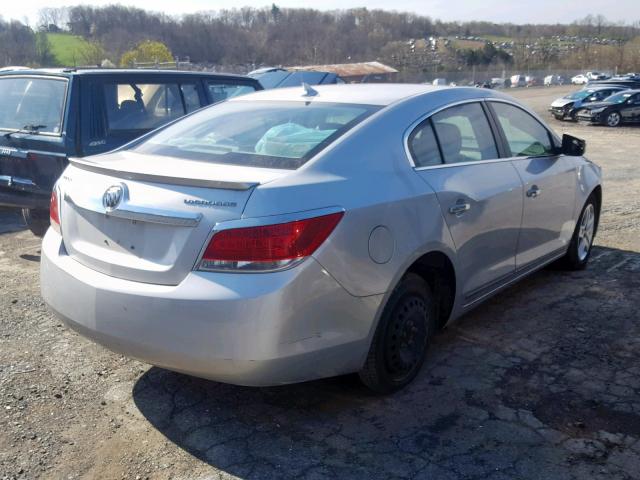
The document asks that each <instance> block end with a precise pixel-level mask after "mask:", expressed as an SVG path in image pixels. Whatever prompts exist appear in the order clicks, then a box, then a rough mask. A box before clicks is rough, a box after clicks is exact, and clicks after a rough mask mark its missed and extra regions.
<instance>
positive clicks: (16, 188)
mask: <svg viewBox="0 0 640 480" xmlns="http://www.w3.org/2000/svg"><path fill="white" fill-rule="evenodd" d="M254 90H262V87H261V86H260V83H258V81H257V80H255V79H252V78H248V77H243V76H239V75H222V74H213V73H205V72H181V71H168V70H115V69H114V70H106V69H104V70H100V69H95V70H75V69H66V70H58V69H56V70H24V69H23V70H15V71H9V72H6V71H5V72H2V73H0V105H1V108H0V206H9V207H19V208H22V212H23V215H24V218H25V221H26V223H27V225H28V226H29V228H30V229H31V231H32V232H33V233H34V234H36V235H44V233H45V231H46V229H47V227H48V225H49V212H48V209H49V197H50V195H51V189H52V188H53V184H54V183H55V181H56V180H57V179H58V177H59V176H60V174H61V173H62V171H63V170H64V168H65V167H66V165H67V158H68V157H84V156H88V155H94V154H98V153H103V152H106V151H109V150H113V149H114V148H117V147H120V146H121V145H124V144H125V143H127V142H129V141H131V140H133V139H135V138H137V137H139V136H140V135H143V134H145V133H147V132H149V131H151V130H153V129H154V128H157V127H160V126H161V125H164V124H166V123H167V122H170V121H172V120H175V119H177V118H179V117H181V116H183V115H185V114H187V113H190V112H192V111H194V110H197V109H198V108H200V107H203V106H205V105H209V104H212V103H216V102H219V101H221V100H224V99H226V98H229V97H232V96H236V95H241V94H244V93H249V92H252V91H254Z"/></svg>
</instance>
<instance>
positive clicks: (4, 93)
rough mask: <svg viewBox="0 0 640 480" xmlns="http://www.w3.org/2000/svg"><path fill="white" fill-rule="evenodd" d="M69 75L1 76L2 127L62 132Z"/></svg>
mask: <svg viewBox="0 0 640 480" xmlns="http://www.w3.org/2000/svg"><path fill="white" fill-rule="evenodd" d="M66 92H67V80H66V79H54V78H35V77H8V76H7V77H4V78H0V105H1V107H0V129H2V130H23V129H24V130H33V131H38V132H40V133H51V134H56V135H59V134H60V133H61V132H62V119H63V115H64V102H65V98H66Z"/></svg>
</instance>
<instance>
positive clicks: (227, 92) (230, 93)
mask: <svg viewBox="0 0 640 480" xmlns="http://www.w3.org/2000/svg"><path fill="white" fill-rule="evenodd" d="M207 90H209V96H210V97H211V103H218V102H221V101H223V100H226V99H227V98H231V97H237V96H238V95H245V94H247V93H252V92H255V91H256V87H254V86H253V85H248V84H246V83H226V82H224V81H220V80H207Z"/></svg>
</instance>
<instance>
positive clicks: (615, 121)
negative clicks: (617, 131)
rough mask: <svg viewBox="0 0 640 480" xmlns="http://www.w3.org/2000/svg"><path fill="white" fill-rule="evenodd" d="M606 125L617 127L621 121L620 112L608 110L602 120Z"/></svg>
mask: <svg viewBox="0 0 640 480" xmlns="http://www.w3.org/2000/svg"><path fill="white" fill-rule="evenodd" d="M604 123H605V124H606V125H607V127H617V126H619V125H620V124H621V123H622V116H621V115H620V112H609V113H608V114H607V117H606V118H605V120H604Z"/></svg>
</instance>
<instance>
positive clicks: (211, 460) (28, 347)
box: [0, 87, 640, 480]
mask: <svg viewBox="0 0 640 480" xmlns="http://www.w3.org/2000/svg"><path fill="white" fill-rule="evenodd" d="M568 90H569V88H567V87H564V88H563V87H558V88H552V89H541V88H540V89H531V90H520V91H517V92H515V95H516V96H517V97H519V98H521V99H523V100H524V101H526V102H527V103H529V104H530V105H531V106H533V107H534V108H535V109H537V110H538V111H539V112H540V113H541V114H543V116H545V117H547V116H548V114H547V113H546V107H547V106H548V104H549V103H550V102H551V100H553V99H554V98H556V97H558V96H560V94H563V93H565V92H566V91H568ZM551 125H552V126H553V127H554V128H555V129H556V130H557V131H558V132H563V131H564V132H568V133H572V134H574V135H577V136H579V137H582V138H585V139H586V140H587V142H588V156H589V157H590V158H591V159H593V160H594V161H596V162H597V163H599V164H600V165H601V166H603V167H604V172H605V180H606V184H605V193H604V211H603V216H602V221H601V226H600V231H599V233H598V236H597V238H596V244H597V246H596V248H595V251H594V253H593V256H592V260H591V263H590V266H589V268H588V269H587V270H585V271H583V272H577V273H566V272H560V271H554V270H551V269H547V270H543V271H541V272H539V273H537V274H535V275H534V276H532V277H530V278H528V279H527V280H525V281H523V282H521V283H520V284H519V285H517V286H515V287H512V288H510V289H509V290H507V291H505V292H503V293H502V294H500V295H498V296H496V297H494V298H493V299H492V300H491V301H490V302H488V303H485V304H484V305H482V306H481V307H479V308H478V309H476V310H475V311H474V312H473V313H471V314H469V315H467V316H466V317H465V318H463V319H462V320H461V321H460V322H458V323H457V324H455V325H454V326H453V327H450V328H448V329H447V330H446V331H444V332H443V333H442V334H441V335H439V337H438V338H437V341H436V345H435V346H434V348H432V349H431V350H430V352H429V358H428V359H427V364H426V366H425V368H423V370H422V372H421V374H420V375H419V377H418V378H417V380H416V381H415V382H414V384H412V385H411V386H410V387H409V388H407V389H406V390H404V391H402V392H400V393H398V394H396V395H393V396H389V397H375V396H371V395H368V394H367V393H366V391H365V390H364V389H362V388H361V387H360V386H359V385H358V383H357V382H356V381H355V380H354V378H353V377H343V378H337V379H329V380H324V381H318V382H310V383H306V384H301V385H294V386H288V387H279V388H261V389H253V388H242V387H234V386H229V385H223V384H218V383H214V382H209V381H205V380H200V379H196V378H191V377H188V376H185V375H180V374H177V373H172V372H168V371H165V370H162V369H158V368H152V367H149V366H148V365H145V364H142V363H139V362H137V361H133V360H129V359H126V358H124V357H121V356H119V355H115V354H113V353H110V352H108V351H107V350H105V349H103V348H101V347H99V346H96V345H94V344H93V343H91V342H89V341H87V340H85V339H83V338H82V337H80V336H78V335H77V334H75V333H73V332H72V331H70V330H68V329H67V328H65V327H64V326H63V325H62V323H61V322H60V321H58V320H57V319H56V318H55V317H54V316H53V315H52V314H51V313H50V312H49V311H48V310H47V308H46V307H45V305H44V304H43V302H42V300H41V299H40V296H39V288H40V287H39V281H38V266H39V264H38V261H39V243H38V241H37V239H36V238H34V237H33V236H31V234H30V233H29V232H27V231H25V230H23V227H22V225H21V222H20V218H19V217H18V216H17V215H16V214H15V213H13V212H10V211H8V210H2V211H0V479H5V478H7V479H13V478H20V479H22V478H53V479H63V478H64V479H76V478H97V479H121V478H126V479H129V478H131V479H136V478H140V479H144V478H150V479H169V478H171V479H185V480H186V479H197V480H200V479H218V478H235V477H239V478H251V479H263V478H313V479H321V478H362V479H373V478H380V479H393V478H426V479H436V480H441V479H462V478H465V479H476V478H477V479H495V480H497V479H544V480H550V479H592V478H595V479H607V480H615V479H638V478H640V361H639V360H640V315H639V314H638V309H639V307H640V201H639V200H638V194H639V193H640V173H639V171H640V169H639V168H638V163H637V162H638V161H639V159H638V152H639V151H640V129H636V128H620V129H607V128H604V127H588V126H581V125H574V124H564V123H561V122H557V121H552V122H551Z"/></svg>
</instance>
